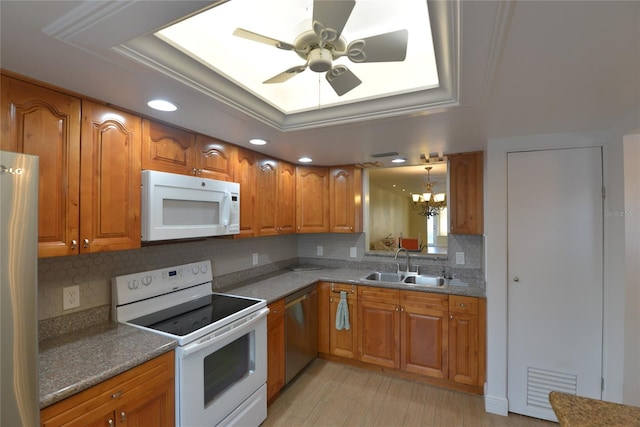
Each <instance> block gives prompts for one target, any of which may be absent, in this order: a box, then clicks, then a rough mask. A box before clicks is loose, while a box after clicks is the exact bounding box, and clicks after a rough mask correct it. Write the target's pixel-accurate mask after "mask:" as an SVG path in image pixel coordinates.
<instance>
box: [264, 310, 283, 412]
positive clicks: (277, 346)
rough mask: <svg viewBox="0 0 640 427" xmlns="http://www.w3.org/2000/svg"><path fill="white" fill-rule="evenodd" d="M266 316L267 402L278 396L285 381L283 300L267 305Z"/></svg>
mask: <svg viewBox="0 0 640 427" xmlns="http://www.w3.org/2000/svg"><path fill="white" fill-rule="evenodd" d="M269 309H270V311H269V314H268V315H267V402H270V401H271V400H272V399H273V398H274V397H275V396H277V395H278V393H279V392H280V389H281V388H282V387H284V381H285V326H284V299H281V300H278V301H276V302H274V303H271V304H269Z"/></svg>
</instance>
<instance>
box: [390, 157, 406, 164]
mask: <svg viewBox="0 0 640 427" xmlns="http://www.w3.org/2000/svg"><path fill="white" fill-rule="evenodd" d="M406 161H407V159H403V158H402V157H396V158H395V159H393V160H391V163H404V162H406Z"/></svg>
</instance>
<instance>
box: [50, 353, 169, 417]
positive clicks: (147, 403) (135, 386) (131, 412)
mask: <svg viewBox="0 0 640 427" xmlns="http://www.w3.org/2000/svg"><path fill="white" fill-rule="evenodd" d="M40 424H41V426H43V427H56V426H68V427H70V426H130V425H134V426H154V427H162V426H167V427H169V426H173V425H175V356H174V352H173V351H170V352H168V353H165V354H163V355H162V356H158V357H156V358H155V359H152V360H150V361H148V362H146V363H143V364H142V365H140V366H137V367H135V368H133V369H130V370H128V371H126V372H124V373H122V374H120V375H117V376H115V377H113V378H111V379H108V380H106V381H104V382H102V383H100V384H97V385H95V386H93V387H91V388H89V389H87V390H84V391H81V392H80V393H78V394H75V395H73V396H71V397H69V398H67V399H65V400H62V401H60V402H58V403H55V404H53V405H51V406H48V407H46V408H44V409H42V410H41V411H40Z"/></svg>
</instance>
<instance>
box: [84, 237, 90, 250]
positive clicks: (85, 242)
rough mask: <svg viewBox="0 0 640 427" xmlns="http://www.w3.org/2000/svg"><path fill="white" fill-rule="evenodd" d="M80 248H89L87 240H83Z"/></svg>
mask: <svg viewBox="0 0 640 427" xmlns="http://www.w3.org/2000/svg"><path fill="white" fill-rule="evenodd" d="M82 247H83V248H85V249H86V248H88V247H89V239H84V240H83V242H82Z"/></svg>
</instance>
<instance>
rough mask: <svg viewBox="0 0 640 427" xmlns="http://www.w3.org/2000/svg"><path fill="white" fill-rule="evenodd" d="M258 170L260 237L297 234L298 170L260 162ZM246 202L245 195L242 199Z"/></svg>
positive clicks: (266, 160)
mask: <svg viewBox="0 0 640 427" xmlns="http://www.w3.org/2000/svg"><path fill="white" fill-rule="evenodd" d="M258 157H259V160H258V161H257V169H256V198H255V200H256V204H255V218H256V226H255V230H256V234H257V235H258V236H273V235H277V234H289V233H293V232H294V231H295V227H294V223H295V166H293V165H292V164H291V163H287V162H283V161H281V160H274V159H269V158H264V157H263V158H260V157H261V156H260V155H258ZM241 198H242V195H241Z"/></svg>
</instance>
